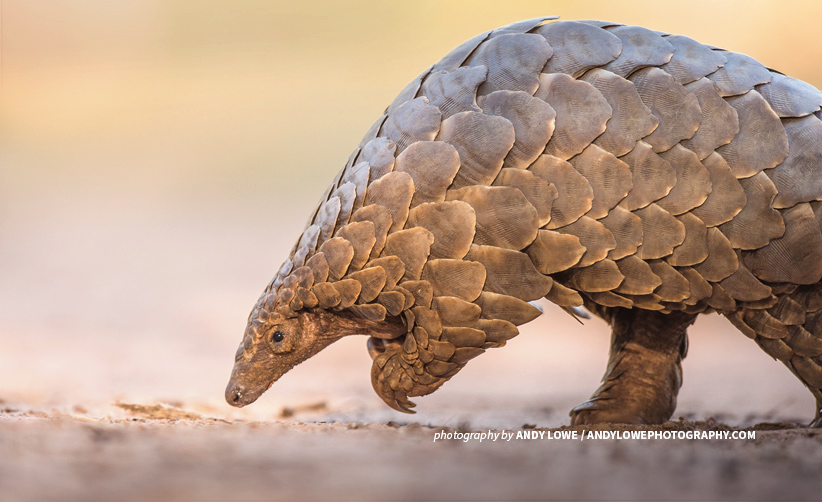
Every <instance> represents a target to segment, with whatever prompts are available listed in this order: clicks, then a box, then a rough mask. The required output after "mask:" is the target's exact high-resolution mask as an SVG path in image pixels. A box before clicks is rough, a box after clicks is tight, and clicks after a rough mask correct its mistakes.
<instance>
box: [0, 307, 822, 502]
mask: <svg viewBox="0 0 822 502" xmlns="http://www.w3.org/2000/svg"><path fill="white" fill-rule="evenodd" d="M523 331H524V333H523V334H522V335H520V337H518V338H516V339H514V340H512V341H511V342H510V344H509V346H508V347H506V348H505V349H503V350H499V351H492V352H491V353H489V354H487V355H486V356H485V360H483V358H478V359H477V360H476V361H474V362H473V366H472V365H468V366H467V367H466V369H465V370H464V372H463V373H461V374H460V375H458V376H457V377H455V378H454V380H453V381H452V382H449V384H448V385H446V386H445V387H443V389H441V390H440V391H438V392H437V393H435V394H433V395H431V396H429V397H425V398H419V399H417V403H418V405H419V406H418V408H419V409H420V412H419V413H418V414H417V415H403V414H399V413H396V412H394V411H392V410H390V409H388V408H387V407H385V406H384V405H383V404H382V403H381V402H380V401H379V400H378V398H377V397H376V396H375V395H373V392H372V391H371V389H370V385H369V383H368V363H369V361H368V356H367V355H366V354H365V350H364V347H362V345H363V344H362V340H359V339H354V340H344V341H342V342H340V343H339V344H338V345H336V346H333V347H332V348H329V349H328V350H327V351H326V352H324V353H322V354H320V355H319V356H317V358H316V359H317V360H311V361H308V362H307V363H305V364H304V365H302V366H300V367H298V368H297V369H295V370H294V371H293V372H292V373H289V374H288V375H287V376H286V377H284V378H283V380H281V381H280V382H278V383H277V384H275V386H274V387H273V388H272V389H271V390H269V392H268V393H267V394H265V395H264V396H263V397H262V398H261V399H260V400H259V401H258V402H256V403H254V404H253V405H251V406H249V407H247V408H243V409H241V410H237V409H234V408H230V407H229V406H227V405H226V404H225V403H223V402H222V399H221V395H220V394H221V390H222V384H223V383H224V380H225V378H226V377H227V373H228V369H229V366H230V359H231V352H232V351H231V350H230V347H225V349H224V350H223V351H218V350H213V351H211V350H205V349H204V350H203V352H198V351H196V350H194V348H193V347H190V349H191V350H190V351H189V352H185V351H177V350H171V349H170V355H169V356H168V357H169V359H168V360H166V359H165V358H164V357H163V356H162V352H160V353H159V354H157V353H156V349H157V347H159V346H160V344H159V342H158V341H157V340H151V339H148V340H147V341H145V340H144V341H145V342H146V343H145V345H141V344H140V343H135V344H134V345H132V346H131V347H130V348H129V351H128V355H129V357H128V358H122V359H118V355H117V353H116V351H114V350H113V348H112V347H107V346H106V345H105V344H104V343H102V342H101V341H99V340H98V341H97V344H96V345H94V344H92V345H89V346H86V345H85V344H84V343H83V342H82V337H81V336H79V335H78V340H79V341H78V340H75V341H76V342H77V343H76V345H72V344H67V345H66V346H64V347H61V350H60V351H58V352H54V351H52V350H51V349H49V348H48V347H47V348H43V347H42V346H41V345H39V344H35V345H33V346H31V349H30V351H29V352H26V351H24V350H22V347H14V346H13V345H12V348H17V349H20V350H18V351H17V352H16V356H10V355H9V353H7V355H6V357H0V363H2V364H0V377H5V379H4V380H3V381H16V383H17V385H16V386H9V387H7V388H6V389H5V390H4V397H3V399H4V402H3V403H2V404H0V451H2V452H3V454H2V456H0V500H2V501H4V502H5V501H52V500H53V501H74V500H83V501H85V500H92V501H97V500H99V501H109V500H124V501H184V500H196V501H218V500H220V501H221V500H246V501H251V500H316V499H326V500H327V499H331V500H364V499H371V500H546V499H547V500H819V499H820V498H822V476H820V473H822V431H820V430H815V429H808V428H805V427H804V426H803V424H804V423H807V421H808V420H809V419H810V418H811V416H812V406H813V402H812V400H811V399H810V396H809V395H806V391H805V390H804V389H802V388H801V386H799V385H798V384H797V383H796V382H795V381H794V380H793V379H792V377H791V376H790V375H788V374H787V371H785V370H784V368H781V367H780V366H779V365H778V364H776V363H774V362H772V361H770V360H769V359H768V358H766V357H765V356H764V355H763V354H761V353H760V352H759V349H758V348H757V347H755V346H754V345H753V344H751V343H750V341H749V340H747V339H746V338H745V337H744V336H742V335H739V334H738V333H735V332H733V331H732V330H730V329H727V323H726V322H725V321H724V320H723V319H721V318H719V317H717V316H709V317H706V318H704V319H700V321H699V322H698V323H697V325H696V326H695V330H694V334H693V336H692V343H691V353H690V354H689V357H688V358H687V359H686V361H685V365H684V366H685V367H684V369H685V387H684V388H683V391H682V393H681V395H680V404H679V408H678V410H677V414H676V415H675V417H676V418H677V420H676V421H673V422H669V423H667V424H665V425H663V426H661V427H657V428H654V429H655V430H661V431H666V430H674V431H677V430H680V431H683V430H684V431H689V430H699V431H731V430H752V431H755V432H756V438H755V439H753V440H748V439H745V440H741V439H699V440H689V439H639V440H634V439H597V440H587V441H579V440H572V439H550V440H548V439H541V440H540V439H532V440H524V439H520V440H517V439H513V440H511V441H506V442H503V441H501V440H500V441H496V442H493V441H488V440H485V441H482V442H480V441H478V440H476V439H472V440H469V441H467V442H465V441H461V440H454V439H451V440H441V441H437V442H434V438H435V434H436V433H438V432H442V431H446V432H455V431H456V432H466V431H477V432H479V431H487V430H488V429H492V430H495V431H500V430H506V431H514V432H516V431H531V430H537V431H547V432H549V433H550V432H552V431H558V430H566V431H567V430H568V429H567V425H568V423H569V419H568V416H567V412H568V410H569V409H570V408H571V407H573V406H574V405H576V404H578V403H579V402H581V401H582V400H584V399H585V398H586V397H587V395H588V394H589V393H590V392H591V391H592V390H593V389H594V388H595V386H596V383H597V380H598V377H599V375H600V373H601V371H602V369H603V368H604V363H605V358H606V351H607V343H608V340H607V336H605V330H604V325H603V324H602V323H601V322H600V321H593V320H592V321H588V326H586V327H585V328H583V327H582V326H576V325H575V323H574V322H573V321H572V320H571V319H570V318H568V319H566V316H562V315H561V313H559V315H557V313H556V312H553V311H549V312H548V313H547V314H546V316H544V317H543V318H540V319H538V320H537V321H535V322H534V323H533V325H529V326H527V327H526V328H525V329H524V330H523ZM723 331H727V332H723ZM55 343H56V342H55ZM89 343H91V342H89ZM169 343H170V342H169ZM206 345H207V344H206ZM7 346H9V345H8V344H7ZM73 346H74V347H75V348H74V349H72V347H73ZM95 347H96V352H95V351H94V350H95ZM172 348H174V347H172ZM201 348H202V347H201ZM207 348H208V347H206V349H207ZM150 350H154V351H155V352H151V351H150ZM211 354H213V356H212V355H211ZM151 358H155V359H156V358H159V361H155V363H156V365H155V366H151V367H150V368H149V369H150V371H144V370H141V369H140V368H139V366H140V361H142V362H143V363H145V361H148V360H150V359H151ZM32 360H37V361H38V362H39V364H40V366H39V368H38V371H31V370H28V371H27V370H26V368H27V367H28V365H27V363H31V362H32ZM104 362H105V364H104ZM172 363H176V365H174V364H172ZM101 365H102V367H100V366H101ZM181 367H182V368H183V370H185V371H183V372H182V373H181V372H180V371H181V370H180V368H181ZM67 368H72V369H73V371H67ZM186 371H187V373H186ZM15 376H16V380H14V378H15ZM21 376H24V377H25V378H21ZM175 396H176V398H175ZM681 417H684V418H681ZM612 430H633V431H636V430H641V429H640V428H636V427H627V428H626V427H623V428H618V427H617V428H613V429H612ZM578 431H584V430H583V429H578Z"/></svg>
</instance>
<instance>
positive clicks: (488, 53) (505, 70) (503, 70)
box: [465, 33, 554, 94]
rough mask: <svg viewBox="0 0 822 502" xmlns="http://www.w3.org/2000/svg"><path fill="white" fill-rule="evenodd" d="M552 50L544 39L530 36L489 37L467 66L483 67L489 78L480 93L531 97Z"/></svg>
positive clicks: (507, 35)
mask: <svg viewBox="0 0 822 502" xmlns="http://www.w3.org/2000/svg"><path fill="white" fill-rule="evenodd" d="M553 52H554V51H553V49H552V48H551V46H550V45H548V42H547V41H546V40H545V38H544V37H542V36H540V35H536V34H533V33H506V34H502V35H499V36H496V37H493V36H492V37H491V39H489V40H488V41H487V42H485V43H483V44H482V45H480V46H479V47H477V49H476V50H475V51H474V53H473V54H472V55H471V56H470V57H469V58H468V60H467V61H466V63H465V64H466V66H479V65H482V66H485V67H486V68H488V77H487V78H486V80H485V82H483V83H482V84H481V85H480V87H479V90H478V91H479V93H480V94H490V93H492V92H494V91H500V90H508V91H525V92H527V93H528V94H534V91H536V89H537V87H538V86H539V81H538V77H537V76H538V75H539V72H540V70H541V69H542V67H543V66H545V63H546V62H547V61H548V58H550V57H551V55H552V54H553Z"/></svg>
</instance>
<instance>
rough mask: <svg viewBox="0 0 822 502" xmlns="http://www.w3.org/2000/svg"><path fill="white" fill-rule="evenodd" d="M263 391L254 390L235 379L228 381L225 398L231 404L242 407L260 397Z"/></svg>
mask: <svg viewBox="0 0 822 502" xmlns="http://www.w3.org/2000/svg"><path fill="white" fill-rule="evenodd" d="M260 394H262V393H261V392H254V391H253V390H251V389H248V388H246V387H245V386H243V385H241V384H239V383H237V382H235V381H234V380H233V379H232V380H231V381H229V382H228V386H227V387H226V388H225V400H226V402H227V403H228V404H230V405H231V406H235V407H237V408H242V407H243V406H246V405H249V404H251V403H253V402H254V401H256V400H257V398H258V397H260Z"/></svg>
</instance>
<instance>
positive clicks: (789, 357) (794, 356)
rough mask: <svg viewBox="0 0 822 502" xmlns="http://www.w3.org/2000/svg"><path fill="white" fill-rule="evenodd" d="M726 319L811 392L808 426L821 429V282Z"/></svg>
mask: <svg viewBox="0 0 822 502" xmlns="http://www.w3.org/2000/svg"><path fill="white" fill-rule="evenodd" d="M726 317H727V318H728V319H729V320H730V321H731V323H733V325H734V326H736V327H737V328H739V330H740V331H742V332H743V333H744V334H745V335H747V336H749V337H750V338H753V339H754V341H755V342H756V343H757V345H759V346H760V347H761V348H762V350H764V351H765V352H767V353H768V355H770V356H772V357H773V358H774V359H778V360H780V361H782V363H784V364H785V366H787V367H788V369H790V370H791V372H792V373H793V374H794V375H796V376H797V378H799V380H801V381H802V383H803V384H804V385H805V386H806V387H807V388H808V390H810V391H811V394H813V396H814V398H815V399H816V416H815V417H814V420H813V422H811V427H822V283H819V284H813V285H809V286H800V287H795V286H794V287H793V288H792V289H791V290H788V291H785V292H783V293H781V294H779V295H777V302H776V305H773V306H772V307H770V308H767V309H745V308H742V309H740V310H738V311H736V312H734V313H730V314H726Z"/></svg>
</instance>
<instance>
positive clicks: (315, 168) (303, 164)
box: [0, 0, 822, 423]
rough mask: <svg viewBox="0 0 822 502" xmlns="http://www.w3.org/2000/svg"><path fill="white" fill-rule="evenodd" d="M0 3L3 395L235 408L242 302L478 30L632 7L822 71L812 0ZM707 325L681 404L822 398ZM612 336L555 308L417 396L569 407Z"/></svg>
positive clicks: (343, 361)
mask: <svg viewBox="0 0 822 502" xmlns="http://www.w3.org/2000/svg"><path fill="white" fill-rule="evenodd" d="M0 6H1V7H2V12H1V13H0V15H1V16H2V17H1V18H0V23H1V24H2V38H1V39H0V43H2V47H1V48H0V49H1V51H0V57H2V61H1V62H0V64H2V70H1V71H2V74H1V75H0V399H5V400H16V401H24V402H30V403H40V404H41V405H46V406H56V407H61V406H62V407H68V406H70V405H71V404H76V403H106V402H110V401H112V400H114V399H125V400H133V401H140V400H142V401H152V400H165V401H178V402H181V403H195V404H197V403H199V405H201V406H207V407H210V408H209V409H211V410H212V412H213V413H214V414H230V413H238V412H234V411H232V410H230V409H229V408H228V407H227V406H225V405H224V404H223V403H222V392H223V386H224V385H225V381H226V379H227V376H228V373H229V371H230V367H231V364H232V358H233V353H234V349H235V347H236V344H237V343H238V342H239V341H240V337H241V333H242V329H243V327H244V325H245V319H246V316H247V313H248V311H249V309H250V308H251V306H252V305H253V303H254V301H255V300H256V298H257V295H258V293H259V292H260V291H261V290H262V288H263V287H264V286H265V284H266V283H267V282H268V280H269V279H270V278H271V276H272V275H273V274H274V273H275V271H276V270H277V268H278V267H279V265H280V263H281V261H282V260H283V259H284V257H285V255H286V254H287V252H288V250H289V249H290V248H291V246H292V245H293V243H294V241H295V239H296V238H297V236H298V233H299V231H300V229H301V228H302V226H303V224H304V222H305V219H306V218H307V217H308V215H309V214H310V213H311V211H312V210H313V208H314V206H315V204H316V202H317V199H318V198H319V196H320V195H321V194H322V192H323V191H324V189H325V187H326V186H327V184H328V183H329V182H330V180H331V179H332V177H333V176H334V174H335V173H336V172H337V170H338V169H339V168H340V167H341V166H342V164H343V163H344V162H345V160H346V159H347V157H348V155H349V153H350V152H351V150H352V149H353V147H354V146H355V145H356V144H357V143H358V142H359V139H360V137H361V136H362V135H363V134H364V133H365V131H366V129H367V128H368V127H369V126H370V124H371V123H372V122H373V120H374V119H375V118H376V117H378V116H379V115H380V113H381V112H382V110H383V109H384V108H385V106H386V105H387V104H388V103H390V102H391V100H392V99H393V98H394V96H395V95H396V93H397V92H398V91H399V90H400V89H402V88H403V87H404V86H405V84H406V83H407V82H408V81H409V80H410V79H412V78H413V77H414V76H416V75H417V74H418V73H419V72H420V71H422V70H423V69H425V68H426V67H427V66H429V65H430V64H431V63H433V62H434V61H436V60H437V59H439V58H440V57H441V56H443V55H444V54H445V53H447V52H448V51H449V50H451V49H452V48H453V47H455V46H456V45H458V44H459V43H461V42H462V41H464V40H466V39H468V38H470V37H471V36H473V35H475V34H477V33H480V32H483V31H486V30H488V29H492V28H495V27H498V26H501V25H504V24H507V23H510V22H513V21H517V20H520V19H527V18H533V17H537V16H542V15H561V16H562V18H563V19H605V20H610V21H617V22H621V23H625V24H638V25H642V26H646V27H648V28H651V29H656V30H660V31H666V32H670V33H676V34H683V35H688V36H690V37H692V38H695V39H697V40H699V41H701V42H703V43H708V44H712V45H716V46H719V47H723V48H726V49H728V50H734V51H738V52H744V53H746V54H749V55H751V56H753V57H755V58H757V59H759V60H760V61H762V62H763V63H764V64H765V65H766V66H770V67H773V68H775V69H778V70H780V71H782V72H784V73H786V74H789V75H792V76H794V77H798V78H801V79H803V80H806V81H808V82H810V83H812V84H814V85H817V86H822V64H820V63H822V43H820V40H819V38H818V37H819V36H820V35H819V19H820V18H822V2H820V1H818V0H806V1H784V0H783V1H750V0H748V1H724V2H723V1H717V0H713V1H710V0H690V1H676V2H673V1H659V0H657V1H601V2H600V1H590V2H586V1H554V2H550V1H506V2H497V1H495V2H492V1H477V0H473V1H416V2H393V1H352V2H332V1H327V2H322V1H299V2H298V1H289V2H280V1H262V0H256V1H232V2H224V1H215V0H208V1H193V0H192V1H180V0H156V1H148V0H146V1H108V0H96V1H90V0H89V1H69V0H64V1H58V0H43V1H35V0H0ZM693 333H694V335H693V338H692V352H691V356H690V357H689V359H688V360H686V363H685V371H686V374H685V387H684V390H683V394H682V399H681V401H680V404H681V406H680V410H679V411H678V413H690V412H695V413H697V414H702V415H704V414H708V413H714V414H716V413H720V414H721V413H730V414H733V413H738V415H735V416H738V417H741V418H740V419H744V417H745V414H746V413H749V412H750V413H753V412H756V413H760V414H761V415H762V416H779V417H785V416H787V417H799V418H802V419H809V418H810V416H811V414H812V410H811V408H812V400H811V399H810V395H806V391H805V390H804V389H802V388H801V386H800V385H799V383H798V382H796V381H795V380H794V379H793V377H791V376H790V375H788V372H787V371H786V370H785V369H784V368H782V367H781V366H780V365H778V364H776V363H774V362H773V361H772V360H770V359H769V358H768V357H767V356H765V355H764V354H763V353H759V349H758V348H756V347H755V346H754V344H753V343H752V342H750V341H749V340H747V339H745V338H744V337H743V336H742V335H741V334H739V333H737V332H736V331H735V330H734V329H733V328H731V327H730V325H729V324H727V322H725V321H724V320H722V319H719V318H717V317H716V316H713V317H711V318H708V319H706V320H704V321H700V323H698V324H697V326H696V329H695V330H694V332H693ZM607 337H608V334H607V330H606V329H605V327H604V324H603V323H601V322H599V321H594V320H592V321H589V322H588V323H587V326H585V327H584V328H583V327H579V326H577V325H576V324H575V323H574V322H573V321H572V320H570V319H569V318H567V317H566V316H564V314H562V313H561V312H560V311H558V310H557V309H552V308H548V309H547V314H546V316H543V318H541V319H540V320H538V321H535V322H534V323H532V324H531V325H529V326H528V327H527V328H525V329H524V330H523V334H522V335H521V336H520V337H518V338H517V339H515V340H514V341H512V342H511V344H510V345H509V347H506V348H505V349H502V350H500V351H491V352H490V353H489V354H486V355H484V356H483V357H481V358H479V359H478V360H477V361H474V362H472V363H471V364H470V365H468V367H467V368H466V370H465V371H463V372H462V373H461V374H460V375H459V376H458V377H456V378H455V380H454V382H451V383H449V384H448V385H446V386H445V387H444V388H443V389H442V390H441V391H439V392H438V393H437V394H435V395H434V396H432V397H430V398H422V399H419V400H418V404H419V405H420V408H422V409H423V410H426V409H428V410H431V411H436V410H443V409H448V410H451V411H453V412H454V413H457V411H455V410H459V409H461V408H460V406H457V405H455V404H454V402H455V401H459V399H462V400H463V401H462V402H467V401H466V396H468V397H469V399H468V400H470V399H473V400H474V401H471V402H472V403H473V402H476V403H478V404H476V409H494V408H499V407H500V406H504V405H508V404H509V403H510V407H511V410H512V413H516V412H517V411H518V409H521V408H522V406H523V403H529V406H530V407H531V409H540V407H543V406H545V407H547V406H557V409H555V410H553V411H556V412H557V413H558V415H556V416H557V417H560V418H557V419H556V420H565V423H567V419H566V418H562V417H564V416H565V415H564V414H565V413H566V405H568V406H571V405H573V404H576V403H578V402H581V401H582V400H584V399H585V398H587V396H588V395H589V394H590V392H591V391H593V390H594V388H595V387H596V385H597V383H598V379H599V376H600V375H601V373H602V371H603V370H604V363H605V359H606V353H607V345H608V339H607ZM369 365H370V362H369V359H368V357H367V355H366V353H365V348H364V340H362V339H356V340H344V341H343V342H340V343H339V344H338V345H335V346H333V347H331V348H329V349H328V350H326V352H324V353H323V354H321V355H320V356H318V357H317V358H315V359H314V360H312V361H309V362H308V363H306V364H305V365H303V366H301V367H300V368H298V369H297V370H295V371H294V372H292V373H291V374H289V375H288V376H286V377H285V378H284V379H283V380H282V381H281V382H279V383H278V384H277V385H276V386H275V387H274V388H272V390H271V391H269V393H268V394H266V395H265V396H264V397H263V398H262V399H261V402H260V403H258V404H255V405H254V406H253V407H252V411H250V412H245V413H253V410H261V411H257V413H258V414H260V415H259V416H265V417H270V416H273V415H266V414H267V413H269V412H270V413H272V414H273V413H274V411H275V409H277V407H278V406H280V405H284V404H294V403H299V402H305V401H311V400H316V399H329V400H332V403H333V400H334V399H348V400H349V401H353V402H355V403H357V404H356V406H361V407H364V408H368V409H371V408H373V409H380V410H382V404H381V403H380V402H379V401H378V399H377V398H376V396H372V395H371V390H370V384H369V381H368V372H369ZM477 383H481V384H482V385H488V386H490V387H491V390H490V391H488V392H487V393H485V394H483V393H482V392H479V391H478V390H476V389H474V385H475V384H477ZM493 385H497V386H496V387H493ZM489 393H490V395H489ZM510 396H521V398H522V399H521V400H520V401H516V400H514V401H512V400H511V399H508V397H510ZM485 398H487V399H485ZM349 401H346V402H349ZM356 406H354V407H355V408H356ZM546 409H547V408H546ZM449 413H450V412H449ZM546 413H547V412H546ZM232 416H237V415H232ZM374 416H375V417H377V418H376V419H380V417H383V418H384V417H388V419H390V418H392V417H393V418H397V417H398V416H399V415H396V414H393V412H390V411H385V413H384V414H383V415H374ZM455 416H456V415H447V414H446V415H444V416H443V417H444V418H443V417H440V418H438V420H439V419H441V421H448V420H452V421H453V420H456V419H455V418H454V417H455ZM546 416H547V415H546ZM419 417H420V420H423V421H424V420H426V418H425V417H426V415H425V414H424V413H423V415H419ZM400 418H404V417H400ZM537 419H539V415H537ZM431 420H434V419H431ZM551 420H554V418H551Z"/></svg>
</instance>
